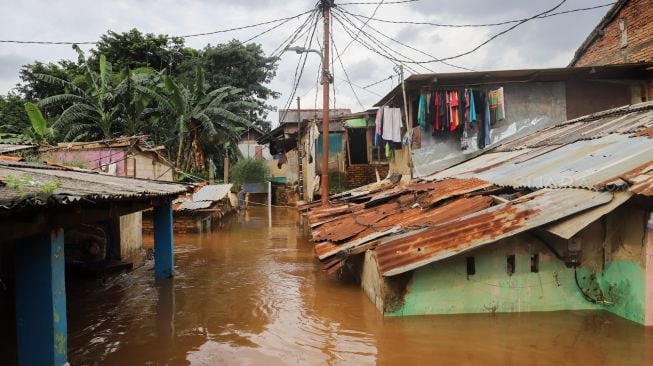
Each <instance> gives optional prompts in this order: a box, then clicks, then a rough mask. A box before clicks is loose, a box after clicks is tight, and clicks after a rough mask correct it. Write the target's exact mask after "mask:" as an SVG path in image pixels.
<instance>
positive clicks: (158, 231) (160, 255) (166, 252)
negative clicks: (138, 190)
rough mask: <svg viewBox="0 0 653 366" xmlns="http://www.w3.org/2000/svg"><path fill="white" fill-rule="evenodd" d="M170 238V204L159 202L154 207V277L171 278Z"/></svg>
mask: <svg viewBox="0 0 653 366" xmlns="http://www.w3.org/2000/svg"><path fill="white" fill-rule="evenodd" d="M173 247H174V243H173V238H172V203H171V202H170V201H168V200H166V201H159V202H157V203H156V204H155V205H154V275H155V277H156V278H167V277H172V275H173V270H174V267H175V265H174V264H175V263H174V255H173Z"/></svg>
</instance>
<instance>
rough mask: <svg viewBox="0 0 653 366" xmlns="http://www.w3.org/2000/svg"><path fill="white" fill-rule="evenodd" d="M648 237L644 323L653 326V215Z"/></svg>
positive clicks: (650, 218)
mask: <svg viewBox="0 0 653 366" xmlns="http://www.w3.org/2000/svg"><path fill="white" fill-rule="evenodd" d="M646 237H647V239H646V313H645V314H646V318H645V320H644V324H645V325H646V326H653V215H652V216H650V217H649V220H648V231H647V233H646Z"/></svg>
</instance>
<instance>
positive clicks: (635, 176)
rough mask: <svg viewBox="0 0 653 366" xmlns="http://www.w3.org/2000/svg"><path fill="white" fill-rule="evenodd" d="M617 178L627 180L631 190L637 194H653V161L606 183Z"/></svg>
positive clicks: (615, 179) (615, 178) (607, 182)
mask: <svg viewBox="0 0 653 366" xmlns="http://www.w3.org/2000/svg"><path fill="white" fill-rule="evenodd" d="M617 180H623V181H625V182H626V183H627V184H628V185H630V188H629V190H630V191H631V192H633V193H635V194H639V195H643V196H653V161H651V162H648V163H646V164H643V165H641V166H639V167H637V168H635V169H633V170H631V171H628V172H626V173H624V174H621V175H619V176H615V177H613V178H612V179H608V180H606V182H604V183H605V184H608V185H610V183H611V182H614V181H617Z"/></svg>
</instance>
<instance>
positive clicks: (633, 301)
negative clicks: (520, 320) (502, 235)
mask: <svg viewBox="0 0 653 366" xmlns="http://www.w3.org/2000/svg"><path fill="white" fill-rule="evenodd" d="M593 244H595V245H596V243H593ZM594 249H597V248H594ZM534 253H539V256H540V271H539V272H538V273H532V272H531V271H530V257H531V255H532V254H534ZM549 253H550V252H548V250H547V249H545V247H544V246H543V245H542V244H539V243H533V242H532V241H531V242H530V243H529V242H528V241H527V240H525V239H524V237H516V238H512V239H509V240H504V241H501V242H498V243H496V244H494V245H490V246H488V247H486V248H481V249H478V250H475V251H472V252H469V253H467V254H462V255H459V256H457V257H453V258H450V259H447V260H443V261H440V262H436V263H433V264H431V265H428V266H425V267H422V268H419V269H417V270H415V272H414V273H413V277H412V280H411V282H410V283H409V285H408V289H407V293H406V295H405V298H404V303H403V304H402V305H400V306H399V307H398V308H395V309H388V308H387V307H386V312H385V314H386V315H389V316H402V315H424V314H460V313H484V312H532V311H556V310H590V309H594V310H599V309H605V310H608V311H610V312H613V313H615V314H617V315H619V316H622V317H624V318H626V319H629V320H632V321H635V322H638V323H644V315H645V292H646V291H645V286H646V283H645V273H644V270H643V268H642V267H641V265H640V262H639V259H637V258H633V260H625V259H619V260H612V261H610V262H607V263H606V266H605V270H604V271H603V272H598V273H597V274H596V275H595V276H592V273H593V271H592V270H591V269H589V268H584V267H581V268H579V269H578V277H579V282H580V283H581V285H582V287H583V288H584V289H585V290H586V292H588V293H589V294H590V295H592V296H593V297H597V296H598V294H599V293H600V292H602V293H603V295H604V298H605V300H607V301H609V302H613V303H614V305H612V306H604V305H597V304H593V303H590V302H588V301H587V300H585V299H584V298H583V296H582V294H581V293H580V291H579V290H578V288H577V286H576V283H575V280H574V271H573V269H569V268H566V267H565V265H564V263H562V262H561V261H560V260H558V259H557V258H555V257H554V256H553V255H551V254H549ZM508 254H515V261H516V265H515V273H514V274H513V275H511V276H509V275H508V274H507V273H506V256H507V255H508ZM468 256H474V257H475V262H476V274H475V275H473V276H469V277H468V276H467V274H466V268H467V267H466V260H465V258H466V257H468ZM599 289H600V290H599Z"/></svg>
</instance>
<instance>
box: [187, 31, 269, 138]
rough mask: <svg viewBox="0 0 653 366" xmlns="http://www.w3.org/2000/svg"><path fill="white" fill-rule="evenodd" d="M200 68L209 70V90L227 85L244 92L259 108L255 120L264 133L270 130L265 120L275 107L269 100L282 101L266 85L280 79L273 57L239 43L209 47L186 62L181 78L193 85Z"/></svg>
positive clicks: (234, 41) (245, 96)
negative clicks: (276, 78)
mask: <svg viewBox="0 0 653 366" xmlns="http://www.w3.org/2000/svg"><path fill="white" fill-rule="evenodd" d="M198 65H201V66H202V68H203V70H204V71H205V79H206V87H207V88H208V89H209V90H211V89H216V88H219V87H221V86H223V85H231V86H234V87H236V88H240V89H242V96H243V97H244V100H245V101H248V102H251V103H254V104H255V105H256V107H255V108H254V110H253V113H252V115H251V119H252V120H253V122H254V123H255V124H256V125H258V126H259V127H261V128H262V129H263V130H266V131H267V130H269V127H270V126H269V123H268V122H267V121H266V120H265V119H266V118H267V115H268V112H269V111H271V110H272V109H273V107H272V106H270V105H268V104H267V103H266V100H267V99H269V98H275V99H276V98H278V97H279V93H277V92H274V91H272V90H271V89H269V88H268V87H266V86H265V85H266V84H267V83H269V82H271V81H272V79H273V78H274V77H275V76H276V69H277V64H276V61H275V60H274V59H273V58H271V57H266V56H265V53H264V52H263V49H262V48H261V46H260V45H257V44H252V43H250V44H247V45H244V44H242V43H241V42H240V41H237V40H233V41H231V42H229V43H226V44H218V45H216V46H211V45H208V46H206V47H205V48H204V49H202V50H201V51H200V52H199V55H198V56H197V57H195V58H190V59H185V60H184V61H183V62H182V64H181V66H180V68H179V69H180V78H181V79H182V80H183V81H185V82H186V83H189V82H190V80H193V77H194V74H195V68H196V67H197V66H198Z"/></svg>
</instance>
